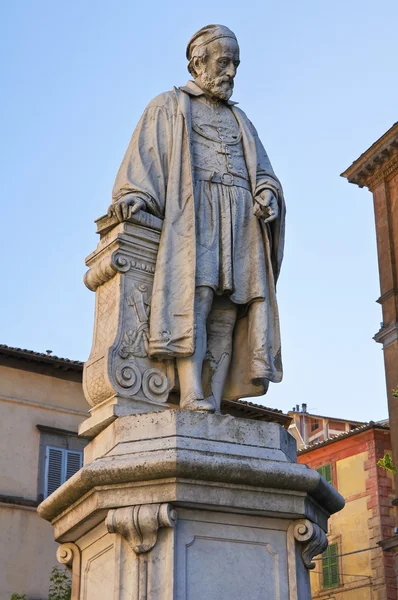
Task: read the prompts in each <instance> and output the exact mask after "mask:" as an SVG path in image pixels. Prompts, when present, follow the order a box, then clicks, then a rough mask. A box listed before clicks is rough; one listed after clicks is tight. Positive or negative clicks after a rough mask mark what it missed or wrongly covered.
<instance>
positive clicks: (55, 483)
mask: <svg viewBox="0 0 398 600" xmlns="http://www.w3.org/2000/svg"><path fill="white" fill-rule="evenodd" d="M62 454H63V452H62V450H61V449H60V448H51V447H50V446H47V449H46V480H45V488H46V489H45V496H46V498H47V496H49V495H50V494H52V493H53V492H54V491H55V490H56V489H57V488H58V487H59V486H60V485H61V483H62V470H63V469H62V462H63V461H62Z"/></svg>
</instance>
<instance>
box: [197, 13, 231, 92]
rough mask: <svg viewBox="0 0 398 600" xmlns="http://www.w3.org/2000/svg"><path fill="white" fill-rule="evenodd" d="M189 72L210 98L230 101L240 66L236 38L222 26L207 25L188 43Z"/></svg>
mask: <svg viewBox="0 0 398 600" xmlns="http://www.w3.org/2000/svg"><path fill="white" fill-rule="evenodd" d="M187 59H188V61H189V63H188V71H189V72H190V74H191V75H192V77H193V78H194V79H195V82H196V83H197V84H198V85H199V87H201V88H202V89H203V90H204V91H205V92H207V93H208V94H209V95H211V96H214V97H216V98H220V99H221V100H229V98H230V97H231V96H232V92H233V88H234V77H235V75H236V70H237V68H238V66H239V45H238V40H237V39H236V36H235V34H234V33H233V32H232V31H231V30H230V29H228V27H225V26H224V25H206V27H202V29H199V31H197V32H196V33H195V34H194V35H193V36H192V37H191V39H190V40H189V42H188V46H187Z"/></svg>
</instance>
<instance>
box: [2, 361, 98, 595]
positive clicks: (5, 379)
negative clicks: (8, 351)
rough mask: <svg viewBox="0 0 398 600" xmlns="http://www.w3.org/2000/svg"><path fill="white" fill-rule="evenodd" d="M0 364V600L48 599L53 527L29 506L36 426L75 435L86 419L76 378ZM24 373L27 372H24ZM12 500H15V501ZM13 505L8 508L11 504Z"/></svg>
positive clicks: (34, 489)
mask: <svg viewBox="0 0 398 600" xmlns="http://www.w3.org/2000/svg"><path fill="white" fill-rule="evenodd" d="M23 367H24V364H23V362H21V364H20V365H19V368H17V367H16V366H12V367H10V366H6V365H0V414H1V426H0V429H1V452H0V474H1V477H0V496H1V498H0V531H1V541H2V543H1V544H0V600H10V598H11V594H12V593H19V594H23V593H26V594H27V595H28V598H29V599H33V598H35V599H39V598H40V599H44V598H48V585H49V576H50V572H51V569H52V567H54V566H55V565H57V560H56V556H55V552H56V548H57V544H56V543H55V542H54V538H53V528H52V526H51V525H50V523H47V522H46V521H43V520H42V519H40V518H39V516H38V515H37V513H36V509H35V508H34V507H32V506H26V505H25V506H24V505H16V504H15V502H16V501H17V502H22V503H24V502H25V504H28V503H29V501H30V503H34V502H35V501H37V497H38V469H39V445H40V432H39V431H38V429H37V427H36V425H47V426H50V427H55V428H57V429H64V430H68V431H72V432H77V429H78V425H79V423H81V422H82V421H83V420H84V419H85V418H86V417H87V416H88V415H87V411H88V409H89V406H88V404H87V402H86V400H85V398H84V396H83V391H82V385H81V381H80V379H81V373H73V372H64V373H63V372H59V371H58V370H55V369H53V373H54V374H53V375H51V372H52V370H51V368H49V367H45V368H41V367H40V366H39V367H38V368H37V369H36V371H35V370H34V369H35V366H34V365H25V367H26V368H25V369H24V368H23ZM26 369H29V370H26ZM15 497H16V498H15ZM13 502H14V503H13Z"/></svg>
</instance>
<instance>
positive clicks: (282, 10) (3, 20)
mask: <svg viewBox="0 0 398 600" xmlns="http://www.w3.org/2000/svg"><path fill="white" fill-rule="evenodd" d="M397 22H398V3H397V2H396V0H380V2H379V3H377V4H376V3H375V2H374V1H372V2H370V1H367V0H344V1H343V0H334V1H333V2H327V1H325V0H318V1H316V0H302V1H301V2H298V1H296V0H295V1H293V0H286V1H283V0H279V1H276V0H269V1H268V2H264V1H261V2H260V1H248V2H237V1H236V0H232V1H230V2H228V3H215V2H214V0H213V1H210V0H202V1H201V2H200V3H192V4H188V3H183V2H180V1H173V0H169V2H167V3H165V2H158V1H156V0H155V1H153V2H147V3H146V2H140V3H137V2H134V0H133V1H132V0H115V1H114V2H109V1H103V0H95V1H94V0H84V1H82V0H79V1H77V0H68V1H66V0H57V2H54V0H47V1H45V0H19V1H16V0H5V1H4V2H2V3H1V7H0V49H1V56H2V61H1V73H0V77H1V83H2V86H1V87H2V93H1V95H0V103H1V110H0V119H1V131H2V135H1V165H2V169H1V178H0V194H1V199H2V220H1V222H2V235H1V257H2V260H1V277H2V282H3V285H2V288H1V289H2V291H1V294H0V311H1V312H0V314H1V330H0V331H1V335H0V343H5V344H9V345H11V346H19V347H23V348H28V349H32V350H36V351H40V352H43V351H45V350H46V349H52V350H53V351H54V353H55V354H57V355H59V356H66V357H68V358H73V359H80V360H85V359H86V358H87V357H88V354H89V351H90V346H91V337H92V328H93V313H94V294H93V293H92V292H89V291H88V290H87V289H86V288H85V287H84V285H83V281H82V280H83V274H84V272H85V270H86V268H85V266H84V258H85V257H86V256H87V255H88V254H89V253H90V252H91V251H92V250H94V248H95V245H96V243H97V239H96V235H95V233H94V231H95V228H94V223H93V221H94V219H96V218H97V217H99V216H101V215H102V214H104V213H105V212H106V209H107V206H108V204H109V203H110V200H111V190H112V186H113V180H114V178H115V175H116V172H117V169H118V167H119V164H120V162H121V159H122V157H123V154H124V152H125V149H126V147H127V144H128V141H129V138H130V136H131V134H132V131H133V129H134V126H135V124H136V122H137V121H138V119H139V117H140V115H141V113H142V111H143V109H144V107H145V105H146V104H147V103H148V102H149V101H150V100H151V98H152V97H153V96H155V95H156V94H158V93H160V92H162V91H165V90H167V89H170V88H171V87H172V86H173V85H182V84H184V83H185V82H186V80H187V78H188V73H187V71H186V60H185V46H186V43H187V41H188V39H189V37H190V36H191V35H192V34H193V33H194V32H195V31H196V30H197V29H199V28H200V27H202V26H203V25H205V24H208V23H223V24H225V25H227V26H228V27H230V28H231V29H233V30H234V31H235V33H236V34H237V36H238V39H239V42H240V46H241V61H242V62H241V66H240V68H239V71H238V75H237V78H236V80H235V81H236V84H235V93H234V99H235V100H237V101H239V103H240V107H241V108H242V109H243V110H244V111H245V112H246V113H247V114H248V116H249V118H250V119H251V120H252V121H253V122H254V124H255V125H256V127H257V130H258V131H259V134H260V137H261V139H262V141H263V143H264V145H265V147H266V149H267V151H268V153H269V155H270V158H271V161H272V163H273V166H274V169H275V171H276V173H277V175H278V176H279V178H280V179H281V181H282V183H283V186H284V189H285V194H286V201H287V205H288V216H287V244H286V252H285V261H284V265H283V268H282V275H281V278H280V283H279V287H278V297H279V303H280V313H281V326H282V342H283V357H284V368H285V378H284V381H283V382H282V383H281V384H279V385H273V386H271V389H270V391H269V393H268V395H267V397H266V398H265V399H264V403H265V404H266V405H268V406H272V407H276V408H281V409H283V410H288V409H290V408H291V407H292V406H293V405H295V404H301V403H302V402H306V403H307V404H308V407H309V409H310V410H311V411H313V412H316V413H322V414H328V415H334V416H338V417H347V418H349V419H363V420H369V419H374V420H377V419H381V418H384V417H385V416H387V405H386V390H385V383H384V369H383V357H382V350H381V346H380V345H379V344H376V343H375V342H374V341H373V340H372V336H373V335H374V333H375V332H376V331H377V330H378V329H379V324H380V321H381V320H382V317H381V309H380V306H379V305H378V304H376V303H375V300H376V299H377V297H378V296H379V282H378V271H377V255H376V243H375V229H374V217H373V206H372V197H371V194H370V193H369V192H368V191H367V190H360V189H359V188H357V187H355V186H352V185H349V184H348V183H347V181H346V180H344V179H342V178H340V177H339V174H340V173H341V172H342V171H343V170H344V169H345V168H346V167H348V166H349V165H350V164H351V163H352V161H353V160H354V159H356V158H357V157H358V156H359V155H360V154H361V153H362V152H363V151H364V150H366V149H367V148H368V147H369V146H370V144H372V143H373V142H374V141H375V140H376V139H377V138H378V137H380V136H381V135H382V134H383V133H384V132H385V131H386V130H387V129H388V128H389V127H390V126H391V125H392V124H393V123H394V122H395V121H396V120H397V112H396V107H397V96H398V89H397V88H398V80H397V77H396V57H397V55H398V47H397V46H398V36H397V33H396V23H397ZM397 383H398V382H397Z"/></svg>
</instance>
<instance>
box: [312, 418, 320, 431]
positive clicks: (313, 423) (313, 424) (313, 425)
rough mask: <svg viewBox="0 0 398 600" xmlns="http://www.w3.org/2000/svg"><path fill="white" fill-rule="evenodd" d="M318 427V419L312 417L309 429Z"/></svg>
mask: <svg viewBox="0 0 398 600" xmlns="http://www.w3.org/2000/svg"><path fill="white" fill-rule="evenodd" d="M318 427H319V421H318V420H317V419H313V420H312V423H311V431H315V430H316V429H318Z"/></svg>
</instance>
